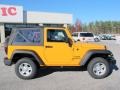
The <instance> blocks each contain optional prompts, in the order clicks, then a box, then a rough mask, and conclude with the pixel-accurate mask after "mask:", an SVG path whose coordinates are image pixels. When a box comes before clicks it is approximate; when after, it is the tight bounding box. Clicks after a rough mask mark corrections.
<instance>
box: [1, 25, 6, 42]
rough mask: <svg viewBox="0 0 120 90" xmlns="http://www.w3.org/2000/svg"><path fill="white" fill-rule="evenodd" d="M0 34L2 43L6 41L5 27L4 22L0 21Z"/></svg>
mask: <svg viewBox="0 0 120 90" xmlns="http://www.w3.org/2000/svg"><path fill="white" fill-rule="evenodd" d="M0 36H1V43H4V42H5V29H4V24H1V23H0Z"/></svg>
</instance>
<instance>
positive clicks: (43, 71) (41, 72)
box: [36, 67, 87, 78]
mask: <svg viewBox="0 0 120 90" xmlns="http://www.w3.org/2000/svg"><path fill="white" fill-rule="evenodd" d="M86 70H87V69H86V67H72V68H71V67H49V68H42V69H39V70H38V73H37V76H36V78H40V77H44V76H47V75H50V74H52V73H54V72H64V71H67V72H68V71H73V72H77V71H79V72H80V71H82V72H83V71H86Z"/></svg>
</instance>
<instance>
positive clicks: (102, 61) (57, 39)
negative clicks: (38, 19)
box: [4, 27, 116, 79]
mask: <svg viewBox="0 0 120 90" xmlns="http://www.w3.org/2000/svg"><path fill="white" fill-rule="evenodd" d="M7 41H8V42H7V45H6V47H5V51H6V54H7V56H6V57H5V58H4V63H5V65H8V66H11V65H12V64H15V72H16V75H17V76H18V77H19V78H21V79H32V78H35V76H36V74H37V70H38V68H40V67H48V66H49V67H50V66H51V67H53V66H55V67H57V66H58V67H80V66H85V67H86V68H87V70H88V72H89V74H90V75H91V76H92V77H93V78H95V79H101V78H105V77H107V76H108V75H109V74H110V72H111V68H110V64H111V63H116V61H115V60H114V59H113V54H112V53H111V52H110V51H109V50H107V48H106V46H104V45H98V44H93V43H83V42H74V41H73V39H72V37H71V34H70V32H69V30H68V29H66V28H52V27H39V28H16V29H13V30H12V32H11V35H10V37H9V40H7Z"/></svg>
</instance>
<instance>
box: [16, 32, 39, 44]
mask: <svg viewBox="0 0 120 90" xmlns="http://www.w3.org/2000/svg"><path fill="white" fill-rule="evenodd" d="M40 42H41V39H40V30H18V31H17V34H16V37H15V39H14V43H40Z"/></svg>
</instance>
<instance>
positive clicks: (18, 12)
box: [0, 4, 23, 23]
mask: <svg viewBox="0 0 120 90" xmlns="http://www.w3.org/2000/svg"><path fill="white" fill-rule="evenodd" d="M0 22H7V23H9V22H13V23H14V22H19V23H21V22H23V7H22V6H13V5H2V4H0Z"/></svg>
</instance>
